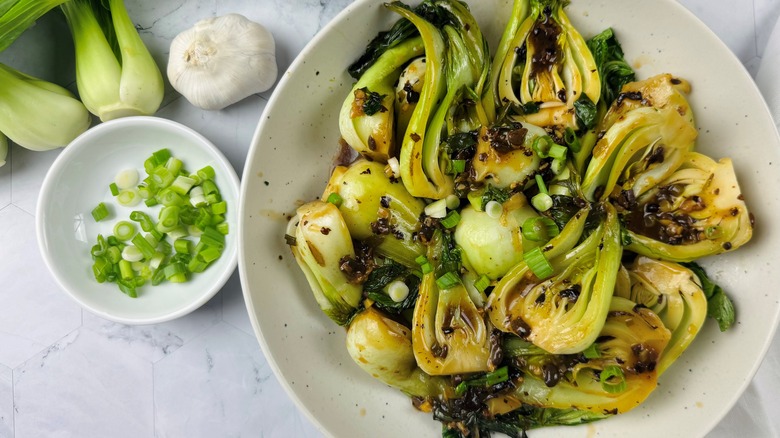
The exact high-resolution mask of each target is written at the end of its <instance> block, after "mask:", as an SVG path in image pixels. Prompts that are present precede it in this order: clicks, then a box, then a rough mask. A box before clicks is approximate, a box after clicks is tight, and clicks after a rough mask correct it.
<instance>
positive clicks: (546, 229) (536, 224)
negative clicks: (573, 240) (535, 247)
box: [521, 216, 560, 242]
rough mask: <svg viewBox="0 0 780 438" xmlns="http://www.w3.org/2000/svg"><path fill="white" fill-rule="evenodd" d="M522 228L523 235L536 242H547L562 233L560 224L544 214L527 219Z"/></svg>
mask: <svg viewBox="0 0 780 438" xmlns="http://www.w3.org/2000/svg"><path fill="white" fill-rule="evenodd" d="M521 228H522V232H523V237H524V238H526V239H528V240H532V241H534V242H546V241H548V240H550V239H552V238H553V237H555V236H557V235H558V233H560V230H558V225H557V224H556V223H555V222H554V221H553V220H552V219H550V218H548V217H544V216H537V217H531V218H528V219H526V220H525V221H524V222H523V225H522V227H521Z"/></svg>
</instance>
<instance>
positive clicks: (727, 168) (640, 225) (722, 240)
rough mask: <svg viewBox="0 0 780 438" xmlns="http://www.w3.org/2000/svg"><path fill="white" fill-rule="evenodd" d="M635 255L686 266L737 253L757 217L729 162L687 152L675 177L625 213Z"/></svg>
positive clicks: (748, 237) (661, 183)
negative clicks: (703, 258) (754, 215)
mask: <svg viewBox="0 0 780 438" xmlns="http://www.w3.org/2000/svg"><path fill="white" fill-rule="evenodd" d="M622 215H623V218H624V222H625V224H626V232H627V235H628V237H629V239H630V243H629V244H628V245H627V246H626V248H627V249H628V250H630V251H633V252H636V253H637V254H643V255H646V256H649V257H656V258H662V259H665V260H673V261H683V262H688V261H692V260H695V259H698V258H701V257H706V256H709V255H714V254H720V253H723V252H726V251H733V250H735V249H737V248H739V247H740V246H742V245H744V244H745V243H747V242H748V241H749V240H750V238H751V237H752V236H753V217H752V216H751V214H750V212H749V211H748V208H747V204H745V200H744V198H743V196H742V191H741V190H740V188H739V182H738V181H737V176H736V174H735V172H734V166H733V164H732V162H731V160H730V159H728V158H721V159H720V161H717V162H716V161H715V160H713V159H712V158H710V157H708V156H706V155H703V154H700V153H698V152H689V153H688V154H686V155H685V161H684V162H683V164H682V165H681V166H680V168H678V169H677V170H676V171H675V172H674V173H673V174H672V175H670V176H669V177H668V178H666V179H665V180H663V181H660V182H659V183H658V184H657V185H656V186H654V187H653V188H652V189H651V190H649V191H647V193H645V194H644V195H643V196H640V197H639V198H637V199H636V201H635V202H633V203H631V204H630V205H629V206H628V208H626V212H625V213H623V214H622Z"/></svg>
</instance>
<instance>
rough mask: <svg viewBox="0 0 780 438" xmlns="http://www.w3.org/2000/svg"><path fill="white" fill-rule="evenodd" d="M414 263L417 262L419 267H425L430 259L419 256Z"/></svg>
mask: <svg viewBox="0 0 780 438" xmlns="http://www.w3.org/2000/svg"><path fill="white" fill-rule="evenodd" d="M414 261H415V262H416V263H417V264H418V265H420V266H422V265H424V264H426V263H428V257H425V256H424V255H419V256H417V258H416V259H414Z"/></svg>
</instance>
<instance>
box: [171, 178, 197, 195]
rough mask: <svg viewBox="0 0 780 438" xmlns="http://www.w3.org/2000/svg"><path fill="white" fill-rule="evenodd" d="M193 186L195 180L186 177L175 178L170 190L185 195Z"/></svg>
mask: <svg viewBox="0 0 780 438" xmlns="http://www.w3.org/2000/svg"><path fill="white" fill-rule="evenodd" d="M193 185H195V180H194V179H192V178H190V177H187V176H181V175H179V176H177V177H176V179H174V180H173V184H171V187H170V189H171V190H173V191H174V192H176V193H178V194H180V195H186V194H187V192H189V191H190V189H191V188H192V186H193Z"/></svg>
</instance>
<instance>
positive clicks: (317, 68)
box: [239, 0, 780, 438]
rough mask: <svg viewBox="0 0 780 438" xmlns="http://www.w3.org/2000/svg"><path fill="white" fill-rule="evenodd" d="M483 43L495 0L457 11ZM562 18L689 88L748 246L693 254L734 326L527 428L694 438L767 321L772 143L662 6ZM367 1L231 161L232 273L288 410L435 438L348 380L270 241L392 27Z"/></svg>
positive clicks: (321, 171) (359, 382)
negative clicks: (629, 396) (740, 201)
mask: <svg viewBox="0 0 780 438" xmlns="http://www.w3.org/2000/svg"><path fill="white" fill-rule="evenodd" d="M470 4H471V6H472V10H473V12H474V15H475V16H476V18H477V19H478V21H479V23H480V25H481V28H482V30H483V32H484V33H485V34H486V35H487V36H488V37H489V38H490V41H491V42H492V43H493V44H492V46H491V47H495V46H496V42H497V41H498V38H499V37H500V34H501V32H502V30H503V26H504V24H505V23H504V21H505V18H506V17H507V16H508V14H509V11H510V8H511V1H509V0H480V1H474V0H472V1H471V2H470ZM568 14H569V16H570V18H571V20H572V21H573V22H574V23H575V25H576V26H577V27H578V28H579V29H580V30H581V32H582V34H583V35H584V36H585V37H590V36H592V35H594V34H596V33H598V32H600V31H601V30H603V29H604V28H606V27H613V28H614V29H615V30H616V32H617V34H618V36H619V38H620V41H621V43H622V44H623V48H624V51H625V53H626V57H627V59H628V61H629V62H630V63H631V64H632V65H633V66H634V67H635V68H636V70H637V74H638V75H639V77H640V78H644V77H648V76H651V75H655V74H658V73H663V72H671V73H673V74H675V75H678V76H680V77H683V78H686V79H688V80H690V81H691V83H692V86H693V92H692V94H691V96H690V101H691V104H692V106H693V108H694V113H695V116H696V119H697V124H698V126H699V128H700V137H699V143H698V147H699V150H701V151H702V152H704V153H706V154H708V155H710V156H712V157H714V158H720V157H723V156H730V157H732V158H733V160H734V164H735V167H736V170H737V174H738V176H739V179H740V181H741V185H742V188H743V193H744V195H745V196H746V198H747V201H748V204H749V206H750V207H751V209H752V211H753V212H754V214H755V218H756V231H755V234H754V237H753V240H752V242H750V244H749V245H747V246H746V247H744V248H742V249H741V250H739V251H737V252H735V253H732V254H729V255H724V256H720V257H714V258H711V259H708V260H704V261H703V264H704V265H705V266H706V267H707V269H708V272H710V273H711V274H712V275H713V276H714V277H715V279H716V280H717V281H718V282H719V283H720V284H721V285H722V286H723V287H724V288H725V289H726V290H727V291H728V292H729V293H730V294H731V296H732V297H733V299H734V301H735V303H736V308H737V311H738V323H737V324H736V325H735V327H733V329H732V330H731V331H729V332H727V333H720V332H719V331H718V329H717V327H716V324H714V322H712V321H709V322H708V323H707V325H706V327H705V329H704V330H703V331H702V332H701V334H700V335H699V337H698V339H697V340H696V342H695V343H694V345H693V346H692V347H690V349H689V350H688V351H686V352H685V354H684V355H683V357H682V358H681V359H680V360H678V361H677V362H676V363H675V364H674V365H673V366H672V368H671V369H670V370H669V371H667V372H666V373H665V374H664V376H663V377H662V378H661V380H660V384H659V387H658V389H657V390H656V391H655V392H654V393H653V394H652V395H651V396H650V397H649V399H648V400H647V401H646V402H645V403H644V404H643V405H641V406H640V407H638V408H636V409H634V410H633V411H631V412H629V413H627V414H624V415H619V416H616V417H614V418H610V419H608V420H605V421H601V422H597V423H592V424H589V425H584V426H578V427H572V428H566V429H547V430H538V431H537V430H535V431H533V432H532V436H533V437H534V438H542V437H553V436H561V435H564V434H565V435H566V436H574V437H594V436H599V437H624V436H627V434H628V433H629V432H628V431H630V436H632V437H633V438H639V437H658V436H663V437H667V438H669V437H686V438H689V437H697V436H704V435H705V434H706V433H707V432H708V431H710V430H711V429H712V428H713V427H714V426H715V425H716V424H717V423H718V421H720V419H721V418H723V416H724V415H725V414H726V413H727V412H728V410H729V409H730V408H731V406H732V405H733V404H734V403H735V401H736V400H737V398H738V397H739V395H740V394H741V393H742V391H743V390H744V389H745V387H746V386H747V384H748V383H749V381H750V379H751V378H752V376H753V374H754V373H755V371H756V369H757V368H758V366H759V364H760V362H761V359H762V357H763V355H764V353H765V351H766V350H767V348H768V345H769V342H770V341H771V337H772V335H773V333H774V331H775V327H776V325H777V320H778V308H780V304H778V302H779V300H780V291H779V290H778V288H777V284H778V274H777V269H776V267H773V266H772V265H773V264H775V263H776V260H778V259H779V258H780V235H778V228H777V227H775V226H774V224H773V221H775V220H776V218H777V217H778V216H780V200H779V199H778V198H779V197H780V171H778V169H777V168H778V166H780V144H778V137H777V133H776V130H775V127H774V124H773V122H772V119H771V117H770V115H769V112H768V110H767V108H766V105H765V104H764V102H763V100H762V98H761V96H760V94H759V92H758V90H757V88H756V87H755V85H754V84H753V81H752V80H751V78H750V76H749V75H748V73H747V72H746V71H745V70H744V69H743V67H742V65H741V64H740V62H739V61H738V60H737V58H735V57H734V56H733V55H732V54H731V52H730V51H729V50H728V48H727V47H726V46H725V45H724V44H723V43H722V42H721V41H720V40H718V38H717V37H716V36H715V35H714V34H713V33H712V32H711V31H710V30H709V29H707V28H706V27H705V26H704V25H703V24H702V23H701V22H700V21H699V20H698V19H697V18H696V17H694V16H693V15H692V14H691V13H689V12H688V11H687V10H685V9H684V8H683V7H682V6H680V5H679V4H678V3H676V2H674V1H672V0H655V1H652V2H650V1H644V0H623V1H620V2H617V1H606V0H573V1H572V4H571V5H570V6H569V8H568ZM395 19H396V17H394V16H393V15H392V14H391V13H389V12H387V11H386V10H385V9H384V8H383V7H382V2H381V1H376V0H371V1H357V2H356V3H355V4H353V5H352V6H350V7H349V8H347V9H346V10H345V11H344V12H343V13H342V14H341V15H339V16H338V18H336V19H335V20H334V21H333V22H332V23H330V25H328V27H327V28H325V29H324V30H323V31H322V32H321V33H320V34H319V35H318V36H317V37H316V38H314V40H312V42H311V43H310V44H309V45H308V46H307V47H306V48H305V50H304V51H303V52H302V53H301V55H300V56H299V58H298V59H297V60H296V61H295V62H294V63H293V65H292V66H291V68H290V70H289V71H288V72H287V73H286V74H285V75H284V77H283V79H282V81H281V82H280V84H279V87H278V89H277V90H276V92H275V93H274V95H273V96H272V98H271V101H270V102H269V104H268V107H267V108H266V110H265V113H264V115H263V118H262V120H260V123H259V125H258V128H257V131H256V134H255V137H254V141H253V144H252V147H251V151H250V153H249V157H248V160H247V162H246V168H245V170H244V180H243V182H242V186H241V199H240V208H241V210H240V212H239V216H240V217H239V233H240V236H239V239H240V251H239V270H240V272H241V282H242V285H243V288H244V295H245V298H246V303H247V306H248V310H249V314H250V316H251V319H252V323H253V324H254V327H255V330H256V332H257V336H258V338H259V340H260V344H261V346H262V348H263V350H264V351H265V353H266V355H267V357H268V359H269V361H270V362H271V364H272V366H273V367H274V369H275V371H276V373H277V375H278V377H279V379H280V380H281V382H282V384H283V385H284V386H285V387H286V388H287V389H288V391H289V393H290V395H291V396H292V398H293V399H295V400H296V401H297V403H298V404H299V406H300V407H301V409H303V410H304V411H305V412H307V413H308V414H309V416H310V417H311V418H312V420H314V421H315V422H316V423H317V424H318V426H319V427H320V428H321V429H322V430H323V431H324V432H325V433H326V434H328V435H333V436H337V437H358V436H361V437H367V436H371V437H380V436H387V437H392V436H395V437H397V436H413V437H436V436H440V434H441V428H440V425H439V424H438V423H437V422H435V421H433V420H432V419H431V417H430V415H427V414H423V413H420V412H417V411H415V409H414V408H413V407H412V406H411V403H410V402H409V400H408V399H407V398H406V397H405V396H403V395H402V394H401V393H399V392H398V391H396V390H393V389H391V388H388V387H386V386H385V385H383V384H382V383H380V382H379V381H377V380H374V379H372V378H371V377H370V376H369V375H367V374H366V373H364V372H363V371H361V370H360V369H359V368H358V367H357V366H356V365H355V364H354V363H353V362H352V360H351V359H350V357H349V356H348V354H347V351H346V348H345V346H344V339H345V332H344V330H343V329H342V328H339V327H337V326H336V325H335V324H334V323H332V322H331V321H330V320H329V319H328V318H327V317H326V316H325V315H324V314H322V312H321V311H320V310H319V308H318V307H317V304H316V303H315V301H314V298H313V296H312V294H311V291H310V290H309V287H308V285H307V283H306V280H305V278H304V276H303V274H302V273H301V271H300V269H299V268H298V267H297V265H296V263H295V260H294V259H293V257H292V255H291V254H290V251H289V249H288V248H287V247H286V246H285V242H284V238H283V235H284V230H285V225H286V222H287V217H288V215H290V214H291V213H293V212H294V211H295V208H296V206H298V205H300V203H301V202H303V201H309V200H312V199H314V198H316V197H317V196H319V195H320V194H321V193H322V188H323V187H324V185H325V183H326V181H327V179H328V172H329V171H330V169H331V166H332V159H333V157H334V155H335V153H336V150H337V147H338V140H339V133H338V112H339V108H340V106H341V103H342V101H343V99H344V98H345V96H346V94H347V93H348V91H349V88H350V86H351V84H352V80H351V79H350V77H349V76H348V75H347V73H346V71H345V68H346V66H347V65H348V64H350V63H351V62H352V61H353V60H354V59H356V58H357V57H358V56H359V55H360V54H361V53H362V51H363V49H364V47H365V44H366V43H367V42H368V41H369V40H370V39H371V37H373V35H374V34H375V33H376V31H378V30H379V29H383V28H387V27H388V26H389V25H390V24H391V22H392V21H393V20H395Z"/></svg>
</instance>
